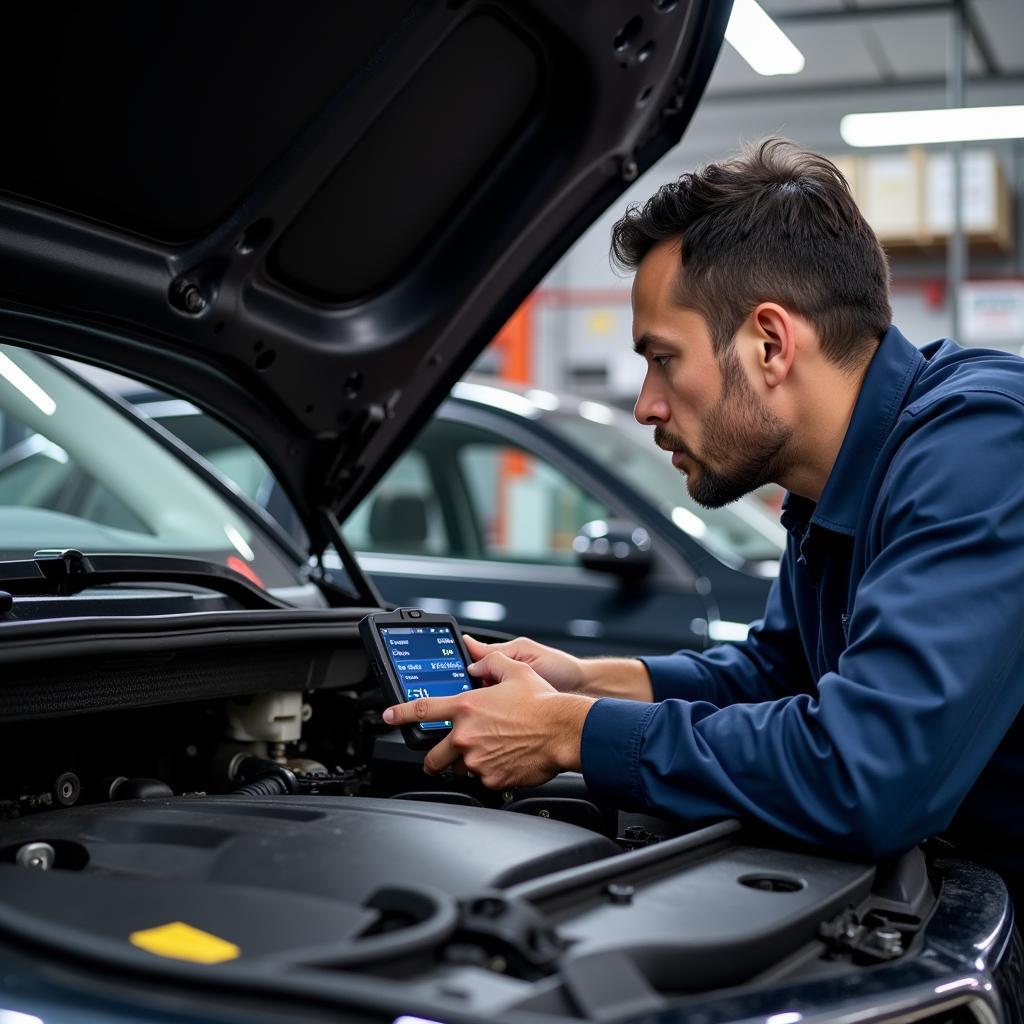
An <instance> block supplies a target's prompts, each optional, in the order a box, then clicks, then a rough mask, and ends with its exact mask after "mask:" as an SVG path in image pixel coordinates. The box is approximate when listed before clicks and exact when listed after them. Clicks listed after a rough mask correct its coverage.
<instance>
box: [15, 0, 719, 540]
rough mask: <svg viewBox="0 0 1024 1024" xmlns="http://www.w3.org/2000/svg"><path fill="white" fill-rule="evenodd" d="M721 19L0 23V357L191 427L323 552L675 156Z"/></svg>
mask: <svg viewBox="0 0 1024 1024" xmlns="http://www.w3.org/2000/svg"><path fill="white" fill-rule="evenodd" d="M730 6H731V4H730V2H729V0H678V2H676V0H642V2H641V0H622V2H619V0H615V2H613V0H557V2H550V0H533V2H528V0H523V2H519V3H508V4H495V3H487V2H477V0H462V2H460V0H448V2H447V3H443V2H439V0H432V2H428V0H374V2H372V3H363V4H358V5H357V4H351V3H345V4H339V3H336V2H334V0H327V2H321V3H313V2H309V3H303V4H301V5H298V6H296V5H280V4H271V3H256V4H254V3H252V2H249V0H246V2H228V0H225V2H221V3H217V4H214V5H207V6H204V7H203V8H202V10H201V11H200V10H199V9H198V8H196V7H194V6H192V5H187V4H186V5H182V4H171V3H160V4H156V5H153V4H132V3H127V2H125V3H113V4H106V5H101V6H100V7H96V6H94V5H85V6H82V5H79V6H69V7H66V8H61V9H60V11H59V13H57V14H54V13H53V12H51V11H50V9H49V8H48V7H47V6H46V5H22V6H21V7H19V8H17V9H12V10H11V11H10V12H9V13H8V20H7V23H6V25H5V33H4V35H5V40H4V43H5V45H4V60H3V61H2V62H0V79H2V80H3V85H4V94H5V95H7V96H9V97H11V98H12V102H11V103H10V104H8V107H7V111H6V115H5V124H4V159H3V161H0V307H2V309H0V335H2V336H4V337H6V338H8V339H11V340H14V341H16V342H18V343H22V344H28V345H30V346H32V347H35V348H38V349H40V350H43V351H48V352H51V353H57V354H62V355H68V356H73V357H75V358H78V359H83V360H86V361H89V362H92V363H95V364H98V365H101V366H105V367H107V368H110V369H114V370H117V371H120V372H123V373H127V374H130V375H131V376H133V377H136V378H138V379H141V380H145V381H148V382H151V383H153V384H155V385H157V386H159V387H161V388H164V389H166V390H169V391H172V392H174V393H178V394H181V395H183V396H185V397H187V398H189V399H190V400H192V401H194V402H197V403H198V404H200V405H202V406H204V407H205V408H207V409H208V410H210V411H211V412H213V413H214V414H215V415H217V416H218V417H219V418H221V419H223V420H224V421H225V422H227V423H228V424H229V425H231V426H232V427H233V428H234V429H235V430H237V431H238V432H239V433H240V434H241V435H242V436H243V437H244V438H246V440H248V441H249V442H250V443H251V444H252V445H253V446H254V447H255V448H257V450H259V451H260V453H261V454H262V455H263V456H264V457H265V458H266V460H267V461H268V463H269V464H270V466H271V468H272V469H273V471H274V473H275V474H276V475H277V477H278V479H279V480H280V481H281V483H282V484H283V486H284V487H285V489H286V490H287V491H288V492H289V494H290V496H291V498H292V500H293V501H294V502H295V504H296V507H297V508H298V510H299V512H300V514H301V515H302V517H303V519H304V520H305V521H306V523H307V525H308V526H310V527H311V533H312V535H313V536H314V540H315V541H317V542H318V543H321V544H322V543H323V542H324V541H325V539H326V536H327V533H328V531H327V529H326V528H325V527H324V525H323V524H324V523H326V522H328V521H329V519H330V517H332V516H338V517H343V516H344V515H345V514H346V513H347V512H348V511H349V510H350V509H351V508H352V507H353V506H354V504H355V503H356V502H357V501H358V500H359V499H360V497H362V495H363V494H365V493H366V491H367V489H368V488H369V487H370V486H371V485H372V484H373V482H374V481H375V480H376V479H377V477H379V475H380V474H381V473H382V472H383V471H384V470H385V469H386V468H387V466H388V465H389V464H390V463H391V461H393V459H394V458H395V457H396V456H397V454H398V453H399V452H400V451H401V450H402V449H403V448H404V446H405V444H406V443H407V441H408V440H409V439H410V438H411V437H412V436H413V433H414V431H415V430H416V429H417V428H418V427H419V426H420V425H421V424H422V423H423V422H424V421H425V419H426V418H427V417H428V416H429V415H430V413H431V412H432V411H433V409H434V408H435V407H436V405H437V404H438V403H439V402H440V400H441V399H442V398H443V396H444V395H445V394H446V393H447V392H448V390H449V388H450V387H451V385H452V383H453V382H454V381H455V380H456V379H457V378H458V377H459V376H460V375H461V374H462V373H463V372H464V371H465V369H466V368H467V367H468V366H469V364H470V363H471V361H472V360H473V359H474V357H475V356H476V355H477V354H478V353H479V351H480V349H481V348H482V347H483V346H484V345H485V344H486V343H487V342H488V341H489V340H490V339H491V337H492V336H493V335H494V334H495V332H496V331H497V329H498V328H499V327H500V326H501V325H502V323H503V322H504V321H505V320H506V319H507V317H508V316H509V315H510V314H511V313H512V312H513V311H514V309H515V308H516V306H517V305H518V303H519V302H521V301H522V299H523V298H524V297H525V296H526V295H527V294H528V292H529V291H530V289H531V288H532V287H533V286H534V285H535V284H536V283H537V281H538V280H539V279H540V278H541V277H542V276H543V274H544V273H545V272H546V271H547V270H548V269H549V268H550V267H551V265H552V264H553V263H554V262H555V260H557V258H558V257H559V256H560V255H561V254H562V253H563V252H564V251H565V250H566V249H567V248H568V247H569V246H570V244H571V243H572V242H573V241H574V240H575V239H576V238H577V237H578V236H579V235H580V234H581V233H582V232H583V230H584V229H585V228H586V227H587V226H588V225H589V224H590V223H591V222H592V221H593V220H594V219H595V217H596V216H597V215H598V214H599V213H600V212H601V211H602V210H604V209H605V208H606V207H607V206H608V205H609V204H610V203H611V202H612V201H613V200H614V199H615V198H616V196H618V195H619V194H620V193H621V192H622V191H623V190H624V189H625V188H626V187H627V185H628V183H629V182H630V181H631V180H632V179H633V178H635V177H636V175H637V174H638V173H640V172H642V171H643V170H644V169H645V168H646V167H648V166H649V165H650V164H651V163H652V162H653V161H654V160H656V159H657V158H658V157H659V156H661V155H662V154H663V153H664V152H665V151H666V150H668V149H669V148H670V147H671V146H672V145H673V144H674V143H676V142H677V141H678V140H679V138H680V136H681V135H682V132H683V129H684V127H685V126H686V124H687V122H688V120H689V118H690V116H691V114H692V112H693V109H694V107H695V105H696V103H697V101H698V99H699V97H700V95H701V93H702V91H703V89H704V86H705V84H706V82H707V79H708V76H709V75H710V72H711V69H712V66H713V64H714V60H715V58H716V56H717V53H718V49H719V47H720V45H721V40H722V35H723V33H724V29H725V23H726V20H727V17H728V13H729V8H730ZM15 97H16V99H15ZM318 524H320V525H319V526H318Z"/></svg>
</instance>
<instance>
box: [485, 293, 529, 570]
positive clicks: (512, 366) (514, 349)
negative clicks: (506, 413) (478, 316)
mask: <svg viewBox="0 0 1024 1024" xmlns="http://www.w3.org/2000/svg"><path fill="white" fill-rule="evenodd" d="M493 344H494V345H496V346H497V348H498V349H499V351H500V353H501V370H500V371H499V374H498V376H499V378H500V379H501V380H504V381H509V382H511V383H514V384H529V383H531V381H532V380H533V296H532V295H531V296H528V297H527V299H526V301H525V302H524V303H523V304H522V305H521V306H520V307H519V308H518V309H517V310H516V311H515V312H514V313H513V314H512V315H511V316H510V317H509V318H508V321H507V322H506V323H505V326H504V327H502V329H501V330H500V331H498V334H497V336H496V337H495V339H494V342H493ZM529 471H530V460H529V457H528V456H527V455H526V454H525V453H524V452H519V451H506V452H503V453H502V456H501V462H500V464H499V466H498V495H497V498H498V500H497V502H496V503H495V504H496V508H497V513H496V516H495V522H494V541H493V543H494V546H495V547H496V548H498V549H499V550H501V549H503V548H504V547H505V546H506V544H507V542H508V535H509V534H508V509H507V507H506V506H507V504H508V500H509V490H510V488H509V485H510V483H511V482H512V481H513V480H515V479H517V478H521V477H524V476H526V475H527V474H528V473H529Z"/></svg>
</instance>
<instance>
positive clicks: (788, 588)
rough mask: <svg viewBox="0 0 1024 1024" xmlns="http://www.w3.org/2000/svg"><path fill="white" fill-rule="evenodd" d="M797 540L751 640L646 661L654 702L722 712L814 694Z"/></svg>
mask: <svg viewBox="0 0 1024 1024" xmlns="http://www.w3.org/2000/svg"><path fill="white" fill-rule="evenodd" d="M794 571H799V570H798V569H796V550H795V541H794V540H793V538H792V537H791V538H790V539H789V546H788V547H787V549H786V553H785V555H784V557H783V559H782V564H781V566H780V568H779V576H778V578H777V579H776V580H775V581H774V582H773V583H772V588H771V590H770V592H769V594H768V601H767V604H766V606H765V614H764V618H762V619H759V620H758V621H757V622H754V623H752V624H751V627H750V633H749V635H748V636H747V639H746V640H744V641H743V642H742V643H737V644H722V645H721V646H719V647H713V648H711V650H709V651H703V652H700V653H698V652H695V651H676V652H675V654H667V655H659V656H653V657H644V658H641V659H640V660H641V661H642V662H643V663H644V664H645V665H646V666H647V671H648V673H649V675H650V677H651V687H652V689H653V691H654V700H655V701H662V700H666V699H668V698H672V697H679V698H684V699H687V700H706V701H709V702H710V703H712V704H714V705H716V706H718V707H726V706H728V705H730V704H737V703H750V702H756V701H764V700H774V699H776V698H778V697H782V696H787V695H791V694H795V693H810V692H811V690H812V688H813V680H812V679H811V677H810V673H809V671H808V668H807V659H806V658H805V656H804V653H803V648H802V646H801V644H800V635H799V632H798V630H797V623H796V613H795V611H794V607H793V596H792V595H793V589H792V588H793V573H794Z"/></svg>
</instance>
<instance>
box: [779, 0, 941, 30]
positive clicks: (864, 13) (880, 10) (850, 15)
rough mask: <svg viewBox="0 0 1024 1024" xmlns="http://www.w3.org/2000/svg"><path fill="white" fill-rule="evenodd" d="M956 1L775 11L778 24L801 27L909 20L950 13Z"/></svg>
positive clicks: (938, 0)
mask: <svg viewBox="0 0 1024 1024" xmlns="http://www.w3.org/2000/svg"><path fill="white" fill-rule="evenodd" d="M953 6H954V0H926V2H924V3H919V4H915V3H912V2H909V0H908V2H906V3H894V4H866V5H861V6H859V7H807V8H803V9H800V8H797V9H795V10H791V11H787V10H781V11H771V12H770V13H771V18H772V21H774V22H775V23H776V24H777V25H782V26H785V25H798V24H801V23H803V22H808V21H864V20H865V19H867V18H891V17H902V18H905V17H906V16H907V15H908V14H918V15H920V14H948V13H949V12H950V11H951V10H952V9H953Z"/></svg>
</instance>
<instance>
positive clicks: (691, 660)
mask: <svg viewBox="0 0 1024 1024" xmlns="http://www.w3.org/2000/svg"><path fill="white" fill-rule="evenodd" d="M612 252H613V257H614V259H615V260H616V262H617V263H618V264H619V265H620V266H624V267H628V268H631V269H635V271H636V276H635V280H634V284H633V291H632V304H633V318H634V338H635V343H634V344H635V348H636V351H637V352H638V353H639V355H640V356H641V357H642V358H643V359H644V360H645V361H646V364H647V365H646V377H645V380H644V383H643V386H642V389H641V392H640V395H639V398H638V400H637V403H636V417H637V419H638V420H639V421H640V422H641V423H645V424H650V425H653V427H654V440H655V442H656V443H657V444H658V445H659V446H660V447H662V448H665V449H667V450H669V451H671V452H672V462H673V465H675V466H676V467H677V468H678V469H680V470H681V471H682V472H683V473H685V474H686V478H687V479H686V482H687V487H688V489H689V491H690V494H691V495H692V496H693V497H694V498H695V499H696V500H697V501H698V502H700V503H702V504H703V505H705V506H707V507H709V508H715V507H719V506H721V505H724V504H726V503H727V502H730V501H733V500H734V499H736V498H738V497H740V496H741V495H743V494H746V493H748V492H750V491H752V490H753V489H754V488H756V487H759V486H761V485H762V484H765V483H768V482H769V481H774V482H777V483H779V484H781V485H782V486H783V487H785V488H786V490H787V491H788V492H789V493H788V495H787V498H786V501H785V502H784V505H783V515H782V522H783V524H784V526H785V527H786V529H787V530H788V532H789V540H788V546H787V550H786V553H785V555H784V557H783V561H782V565H781V571H780V575H779V577H778V579H777V581H776V582H775V583H774V585H773V587H772V590H771V593H770V596H769V598H768V602H767V607H766V609H765V614H764V618H763V619H762V620H760V621H758V622H756V623H754V624H753V626H752V627H751V629H750V634H749V637H748V639H747V640H746V641H745V642H743V643H738V644H735V645H730V646H721V647H716V648H713V649H711V650H709V651H707V652H705V653H694V652H688V651H680V652H678V653H676V654H673V655H669V656H659V657H647V658H642V659H639V660H637V659H614V658H609V659H593V660H579V659H576V658H574V657H572V656H570V655H567V654H564V653H561V652H558V651H555V650H552V649H551V648H547V647H543V646H541V645H540V644H537V643H535V642H533V641H530V640H527V639H518V640H514V641H510V642H508V643H498V644H491V645H488V644H484V643H479V642H477V641H475V640H472V639H468V638H467V643H468V646H469V651H470V653H471V655H472V656H473V657H474V658H475V659H477V661H476V663H475V664H474V665H472V666H471V668H470V670H471V672H472V673H473V674H474V675H475V676H477V677H478V678H480V679H481V680H483V681H484V682H485V683H486V684H495V683H500V684H501V685H498V686H495V685H488V686H486V687H485V688H483V689H480V690H476V691H473V692H468V693H466V694H463V695H460V696H456V697H448V698H436V699H425V700H419V701H416V702H413V703H410V704H405V705H399V706H397V707H394V708H391V709H389V711H388V712H387V713H386V714H385V718H386V720H387V721H391V722H403V721H413V720H415V719H417V718H418V719H420V720H435V719H451V720H452V721H454V723H455V726H454V729H453V731H452V733H451V734H450V736H449V737H447V738H446V739H445V740H444V741H443V742H441V743H440V744H439V745H438V746H437V747H435V748H434V749H433V750H432V751H431V752H430V753H429V754H428V755H427V758H426V762H425V769H426V771H428V772H430V773H437V772H440V771H442V770H443V769H445V768H448V767H449V766H453V765H454V766H456V767H457V768H459V769H462V768H463V767H464V768H465V769H468V770H469V771H471V772H472V773H473V774H475V775H477V776H479V777H480V778H481V779H482V781H483V782H484V783H485V784H486V785H487V786H491V787H496V788H509V787H512V786H517V785H534V784H537V783H540V782H543V781H544V780H545V779H547V778H549V777H550V776H552V775H553V774H555V773H556V772H559V771H566V770H582V772H583V776H584V779H585V781H586V785H587V787H588V789H589V791H590V793H591V794H592V796H593V797H594V798H596V799H599V800H602V801H605V802H610V803H613V804H615V805H618V806H629V807H635V808H651V809H656V810H658V811H661V812H667V813H669V814H671V815H673V816H676V817H678V818H681V819H684V820H686V821H690V822H699V821H705V820H708V819H714V818H719V817H723V816H732V817H738V818H741V819H746V820H748V821H750V820H754V821H758V822H761V823H764V824H766V825H768V826H770V827H772V828H775V829H780V830H782V831H783V832H786V833H788V834H790V835H792V836H795V837H797V838H799V839H802V840H807V841H811V842H814V843H818V844H824V845H826V846H830V847H832V848H836V849H840V850H842V851H843V852H845V853H847V854H855V855H859V856H865V857H869V858H875V859H877V858H883V857H886V856H889V855H892V854H895V853H898V852H900V851H902V850H904V849H906V848H909V847H911V846H913V845H914V844H916V843H917V842H919V841H921V840H923V839H924V838H926V837H928V836H932V835H936V834H940V833H945V834H946V835H947V836H948V837H949V838H950V839H951V840H952V841H953V842H954V843H955V844H956V845H957V846H958V847H960V848H961V849H963V850H964V851H965V852H966V853H969V855H970V856H972V857H973V858H975V859H979V860H982V861H987V862H988V863H990V864H992V865H993V866H994V867H996V868H997V870H999V871H1000V872H1001V873H1002V874H1003V876H1004V877H1005V878H1007V880H1008V882H1010V883H1011V885H1013V886H1014V887H1016V888H1017V889H1018V895H1020V894H1021V890H1020V884H1021V876H1022V874H1024V872H1022V864H1024V815H1022V814H1021V813H1020V793H1021V791H1022V786H1024V743H1022V736H1024V725H1022V723H1021V722H1019V721H1017V718H1018V712H1019V711H1020V709H1021V704H1022V700H1024V359H1020V358H1018V357H1016V356H1012V355H1008V354H1005V353H1000V352H992V351H985V350H982V349H964V348H961V347H959V346H958V345H957V344H955V343H954V342H952V341H949V340H944V341H939V342H935V343H933V344H930V345H927V346H926V347H925V348H923V349H920V350H918V349H917V348H915V347H914V345H912V344H911V343H910V342H909V341H907V339H905V338H904V337H903V336H902V335H901V334H900V333H899V331H898V330H896V328H895V327H892V326H891V309H890V305H889V293H888V277H889V275H888V267H887V264H886V258H885V255H884V253H883V250H882V248H881V246H880V245H879V243H878V240H877V239H876V237H875V235H874V233H873V232H872V230H871V228H870V227H869V226H868V224H867V223H866V222H865V220H864V219H863V217H862V216H861V214H860V212H859V211H858V209H857V207H856V205H855V203H854V201H853V199H852V197H851V194H850V191H849V188H848V186H847V184H846V182H845V180H844V179H843V177H842V175H841V174H840V172H839V171H838V170H837V169H836V168H835V166H834V165H833V164H832V163H830V162H829V161H828V160H826V159H825V158H823V157H820V156H817V155H815V154H812V153H808V152H805V151H802V150H800V149H798V148H797V147H796V146H795V145H793V144H792V143H789V142H787V141H785V140H779V139H773V140H769V141H767V142H765V143H762V144H761V145H760V146H759V147H757V148H756V149H754V150H751V151H749V152H747V153H745V154H744V155H742V156H740V157H737V158H734V159H732V160H728V161H723V162H721V163H718V164H713V165H710V166H708V167H706V168H704V169H702V170H700V171H698V172H696V173H691V174H684V175H683V176H682V177H681V178H680V179H679V180H678V181H676V182H674V183H672V184H669V185H666V186H664V187H663V188H661V189H659V191H658V192H657V193H656V194H655V195H654V196H653V197H652V198H651V199H650V200H649V201H648V202H647V203H646V204H645V205H644V206H643V207H636V206H634V207H631V208H630V209H629V210H628V211H627V212H626V214H625V216H624V217H623V218H622V219H621V220H620V221H619V222H618V223H617V224H616V225H615V227H614V230H613V241H612ZM1021 717H1022V719H1024V716H1021ZM460 759H461V761H460Z"/></svg>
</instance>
